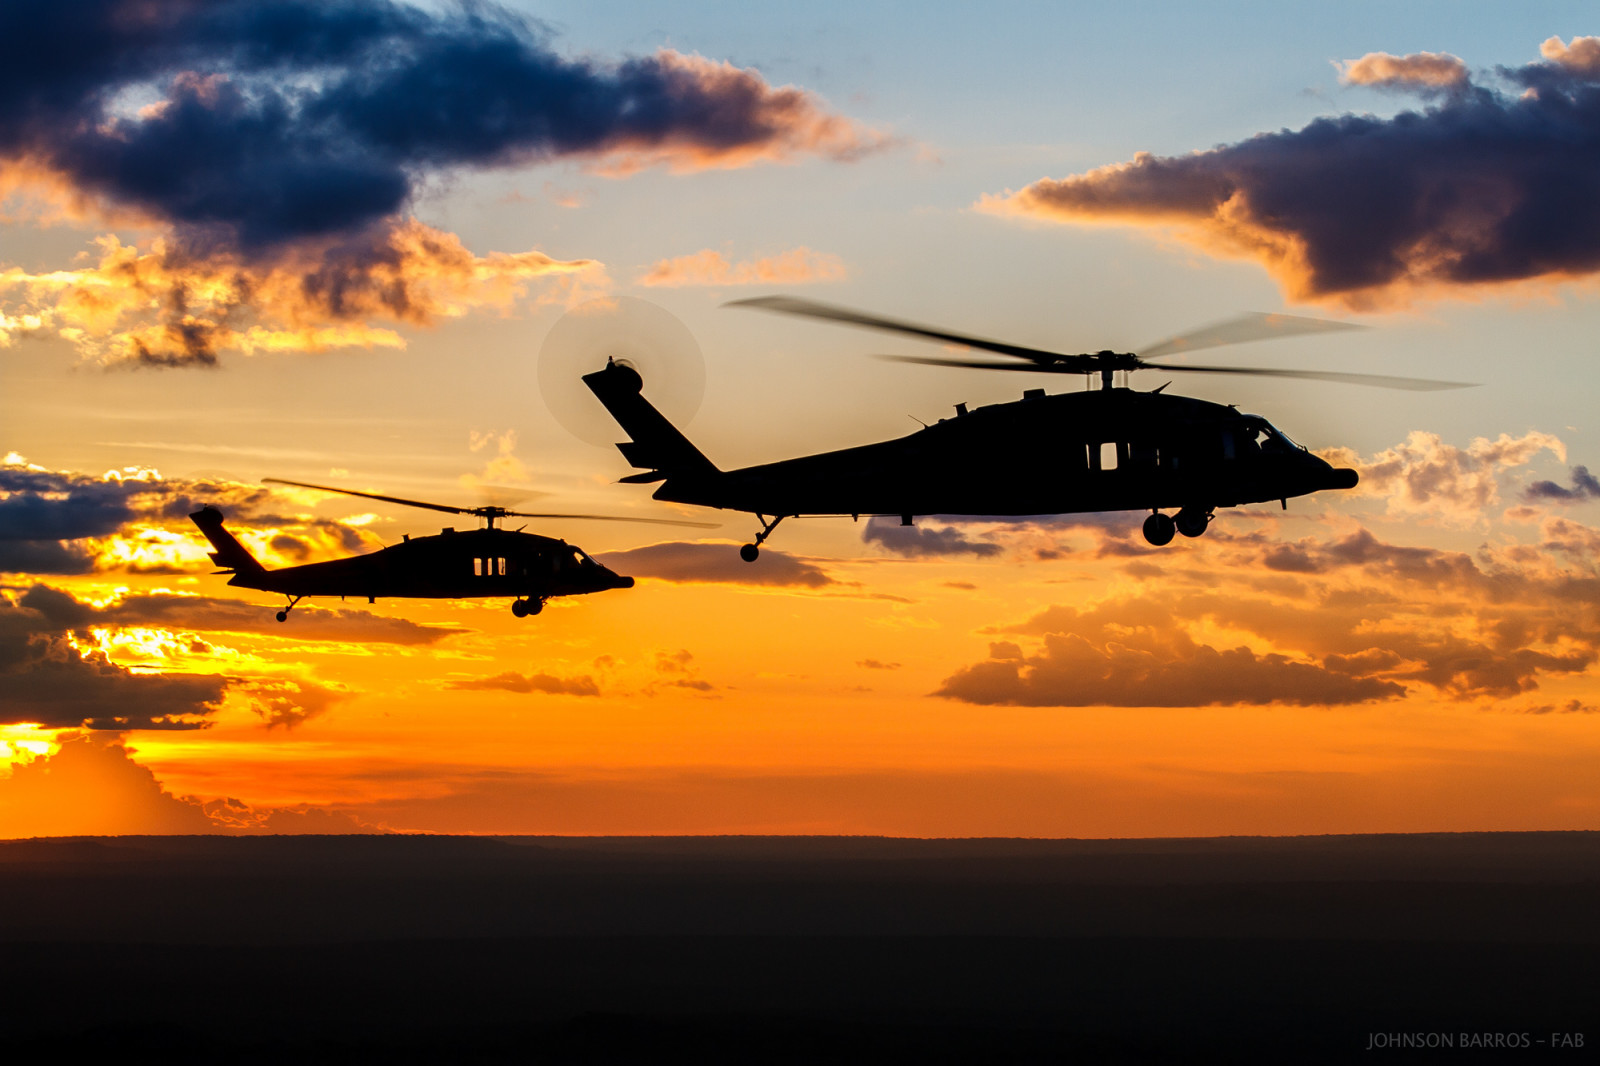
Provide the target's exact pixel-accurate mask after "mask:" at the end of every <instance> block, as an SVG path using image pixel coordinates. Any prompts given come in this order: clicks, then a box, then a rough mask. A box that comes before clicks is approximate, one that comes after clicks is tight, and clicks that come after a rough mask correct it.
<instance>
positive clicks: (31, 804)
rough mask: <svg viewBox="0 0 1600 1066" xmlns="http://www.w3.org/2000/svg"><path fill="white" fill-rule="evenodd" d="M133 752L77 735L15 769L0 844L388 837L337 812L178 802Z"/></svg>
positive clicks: (4, 797)
mask: <svg viewBox="0 0 1600 1066" xmlns="http://www.w3.org/2000/svg"><path fill="white" fill-rule="evenodd" d="M134 754H136V752H135V750H134V749H131V748H128V747H125V746H124V745H123V744H122V743H121V741H120V740H117V739H115V738H111V737H107V736H106V735H104V734H99V735H95V734H77V735H68V736H65V737H64V738H62V741H61V746H60V747H59V748H58V749H57V750H56V751H55V752H54V753H52V754H49V755H42V756H39V757H36V758H34V759H31V760H28V761H24V762H17V763H13V764H12V765H11V768H10V772H9V773H6V774H0V838H16V837H41V836H122V835H129V834H138V835H159V836H168V835H171V836H177V835H188V834H196V833H207V834H209V833H228V834H250V833H302V834H303V833H371V832H386V831H387V830H385V829H384V828H383V827H382V826H379V825H374V824H373V823H372V822H370V821H366V820H364V819H362V818H359V817H357V816H355V815H353V814H351V813H349V812H347V811H342V810H338V809H336V808H331V807H313V806H311V805H308V804H299V805H296V806H291V807H254V806H251V805H250V804H248V803H245V802H243V801H241V800H238V799H232V798H218V799H212V800H201V799H198V798H196V797H194V796H175V795H173V794H172V793H170V792H168V791H167V789H166V788H165V787H164V786H163V785H162V784H161V782H160V781H158V780H157V779H156V776H155V775H154V774H153V773H151V772H150V770H149V769H147V768H146V767H144V766H141V765H139V764H138V763H137V762H135V761H134V760H133V756H134Z"/></svg>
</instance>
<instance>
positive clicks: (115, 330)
mask: <svg viewBox="0 0 1600 1066" xmlns="http://www.w3.org/2000/svg"><path fill="white" fill-rule="evenodd" d="M96 243H97V245H98V248H99V260H98V262H97V263H95V264H94V265H93V266H88V267H82V268H79V269H75V270H54V271H48V272H45V273H39V274H29V273H26V272H24V271H22V270H19V269H10V270H4V271H0V301H8V302H9V304H10V306H11V307H12V308H13V311H12V314H11V315H10V316H9V317H7V318H6V319H5V320H4V322H0V347H3V346H5V345H6V344H8V343H10V342H12V341H13V340H14V339H15V338H17V337H20V336H26V335H32V334H47V333H50V334H55V335H58V336H60V337H63V338H65V339H66V340H67V341H69V342H70V343H72V344H73V346H74V347H76V348H77V350H78V351H79V353H80V354H81V355H83V356H84V357H85V358H86V359H88V360H91V361H94V362H98V363H102V364H107V365H110V364H124V365H138V366H214V365H216V364H217V362H218V361H219V357H220V356H221V355H222V354H223V353H226V352H235V353H238V354H241V355H256V354H262V353H276V352H285V351H297V352H303V351H312V352H316V351H324V350H327V349H329V348H348V347H361V348H374V347H379V348H402V347H404V346H405V341H404V340H403V338H402V337H401V336H400V334H398V333H396V332H395V331H394V329H392V328H389V327H390V326H398V325H409V326H430V325H434V324H436V323H437V322H439V321H440V320H441V319H446V318H455V317H460V316H462V315H466V314H470V313H473V312H476V311H481V310H485V309H489V310H497V311H500V312H502V313H507V312H509V311H510V310H511V309H512V308H513V307H514V306H515V305H517V304H518V303H519V302H520V301H522V300H523V299H524V298H525V297H526V295H527V290H528V286H529V284H530V283H532V282H535V281H545V280H554V281H556V282H558V283H559V284H557V285H556V286H554V287H553V288H550V289H548V290H547V291H546V293H545V295H544V297H543V298H542V301H541V302H545V301H553V300H562V299H565V298H567V297H569V296H571V295H572V294H573V293H574V292H575V291H576V290H577V288H578V287H579V286H583V285H588V286H593V285H599V284H602V283H603V274H604V271H603V269H602V268H601V267H600V264H598V263H596V262H594V261H592V260H587V259H581V260H571V261H562V260H556V259H552V258H551V257H550V256H547V255H545V254H543V253H542V252H538V251H528V252H519V253H505V252H491V253H490V254H488V255H486V256H478V255H474V254H473V253H472V252H470V251H468V250H467V249H466V248H465V247H464V246H463V245H462V243H461V240H460V238H458V237H456V236H455V235H454V234H452V233H446V232H443V231H441V230H437V229H434V228H432V227H430V226H425V225H423V224H422V223H421V222H418V221H417V220H416V219H412V218H408V219H402V220H396V221H394V222H392V223H389V224H385V225H384V226H381V227H378V228H375V229H373V230H370V231H368V232H365V233H360V234H356V235H353V236H351V237H349V238H347V239H343V240H338V241H331V240H320V241H309V240H308V241H305V242H302V243H301V244H298V245H295V246H293V247H286V248H284V249H281V250H279V251H278V252H276V253H275V254H274V255H273V256H271V257H270V258H261V257H259V256H258V257H250V256H246V255H243V254H241V253H240V252H238V251H237V250H232V249H225V248H219V249H208V250H207V251H206V252H205V253H204V254H196V253H195V252H194V250H193V249H191V248H187V247H185V246H183V245H182V244H181V243H180V242H176V241H172V240H167V239H156V240H154V241H151V242H149V243H148V245H147V246H146V247H144V248H143V249H141V248H140V247H136V246H132V245H125V244H123V243H122V242H121V241H119V240H118V239H117V238H116V237H114V236H105V237H101V238H100V239H99V240H98V241H97V242H96ZM4 306H6V304H5V303H0V307H4ZM384 323H386V325H385V324H384Z"/></svg>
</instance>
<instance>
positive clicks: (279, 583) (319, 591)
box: [189, 478, 715, 622]
mask: <svg viewBox="0 0 1600 1066" xmlns="http://www.w3.org/2000/svg"><path fill="white" fill-rule="evenodd" d="M263 480H265V481H268V482H271V483H273V484H276V485H293V486H294V487H296V488H302V489H316V490H318V491H320V492H336V493H341V494H343V495H345V496H361V497H364V498H366V499H369V500H382V501H384V502H386V503H398V504H403V505H405V506H407V507H425V508H427V509H429V510H433V511H444V512H446V513H448V514H462V515H473V516H475V517H477V518H481V519H483V526H482V527H481V528H479V529H474V530H464V531H459V532H458V531H457V530H455V529H445V530H443V531H442V532H440V533H437V534H435V535H433V536H427V537H416V538H413V537H411V536H410V535H406V536H405V537H404V538H403V539H402V540H401V542H400V543H399V544H392V545H390V546H389V547H387V548H380V549H379V550H378V551H375V552H372V553H370V554H367V555H355V556H351V557H349V558H346V559H330V560H328V561H327V562H321V563H307V564H305V565H304V566H287V567H283V568H282V569H279V570H268V569H267V568H266V567H264V566H262V565H261V563H260V562H259V561H258V560H257V559H256V558H255V556H253V555H251V554H250V552H249V551H248V550H247V549H246V548H245V546H244V545H243V544H240V543H239V541H238V539H237V538H235V537H234V535H233V534H232V533H230V532H228V530H227V529H225V528H223V525H222V512H221V511H219V510H218V509H217V508H215V507H213V506H211V505H210V504H207V505H206V506H204V507H202V508H200V510H198V511H196V512H194V513H193V514H191V515H190V516H189V517H190V518H191V519H192V520H193V521H194V524H195V525H197V526H199V527H200V532H202V533H204V534H205V536H206V539H207V540H209V541H210V542H211V546H212V547H213V548H215V549H216V550H215V551H213V552H211V560H212V562H214V563H216V564H217V565H218V566H220V567H223V568H224V569H222V570H221V571H219V573H225V574H226V573H231V574H232V575H233V577H232V579H231V580H229V582H228V584H230V585H237V586H239V587H240V588H247V589H260V590H262V591H264V592H277V593H281V594H283V595H284V596H287V597H288V598H289V604H288V606H287V607H284V608H283V609H282V610H280V611H279V612H278V615H277V617H278V621H280V622H284V621H287V620H288V618H289V612H290V611H292V610H294V607H295V604H297V603H299V602H300V601H301V600H302V599H304V598H305V597H307V596H338V597H340V598H343V597H345V596H365V597H366V598H367V602H368V603H375V602H377V599H378V597H379V596H407V597H423V598H433V599H467V598H472V597H479V596H510V597H512V602H511V613H512V614H514V615H516V616H517V617H518V618H527V617H528V616H530V615H536V614H538V613H539V612H540V611H542V610H544V604H545V601H546V600H548V599H550V597H552V596H581V595H584V594H586V593H590V592H603V591H605V590H606V589H627V588H632V587H633V578H631V577H623V576H621V575H619V574H616V573H614V572H612V571H611V570H609V569H607V568H606V567H604V566H601V565H600V564H599V563H597V562H595V561H594V560H593V559H591V558H590V557H589V556H588V555H587V554H585V553H584V551H583V549H582V548H579V547H578V546H577V545H574V544H568V543H567V542H566V541H564V540H557V539H555V538H553V537H541V536H539V535H537V534H535V533H524V532H522V531H521V530H510V529H501V528H499V527H498V526H496V524H495V523H497V522H499V521H501V520H502V519H506V518H581V519H588V520H592V521H603V522H646V523H650V524H653V525H673V526H694V527H697V528H701V529H708V528H715V524H714V523H707V522H681V521H677V520H675V519H665V518H625V517H620V516H615V515H587V514H533V513H531V512H527V511H508V510H506V509H505V508H504V507H497V506H484V507H452V506H450V505H449V504H442V503H427V502H425V501H422V500H408V499H403V498H401V497H398V496H380V495H378V494H376V493H372V492H356V491H354V490H353V489H337V488H331V487H329V486H327V485H311V484H307V483H306V482H303V481H283V480H280V479H278V478H264V479H263Z"/></svg>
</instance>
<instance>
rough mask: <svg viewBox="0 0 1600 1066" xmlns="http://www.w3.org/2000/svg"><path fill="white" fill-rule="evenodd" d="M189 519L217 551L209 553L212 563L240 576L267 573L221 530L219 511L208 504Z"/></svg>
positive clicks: (237, 542) (236, 541) (242, 547)
mask: <svg viewBox="0 0 1600 1066" xmlns="http://www.w3.org/2000/svg"><path fill="white" fill-rule="evenodd" d="M189 519H190V521H192V522H194V524H195V525H197V526H199V527H200V532H202V533H204V534H205V535H206V539H207V540H209V541H210V542H211V546H212V547H213V548H215V549H217V550H216V551H214V552H212V553H211V561H212V562H214V563H216V564H217V565H218V566H221V567H224V568H226V569H228V570H232V571H235V572H237V573H240V574H264V573H266V572H267V568H266V567H264V566H262V565H261V564H260V563H258V562H256V557H255V556H253V555H251V554H250V553H249V552H248V551H246V550H245V546H244V545H243V544H240V543H239V541H238V540H237V539H235V538H234V535H233V534H232V533H229V532H228V531H227V530H226V529H223V528H222V512H221V511H219V510H217V509H216V508H215V507H213V506H211V505H210V504H209V503H208V504H206V505H205V506H204V507H202V508H200V510H198V511H196V512H195V513H194V514H192V515H190V516H189Z"/></svg>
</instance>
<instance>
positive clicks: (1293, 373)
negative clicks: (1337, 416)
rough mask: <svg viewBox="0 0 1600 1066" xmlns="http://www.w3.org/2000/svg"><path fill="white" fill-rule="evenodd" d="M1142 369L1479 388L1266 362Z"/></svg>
mask: <svg viewBox="0 0 1600 1066" xmlns="http://www.w3.org/2000/svg"><path fill="white" fill-rule="evenodd" d="M1140 369H1141V370H1166V371H1172V372H1174V373H1180V372H1181V373H1185V374H1187V373H1196V374H1252V375H1255V376H1256V377H1264V378H1301V379H1304V380H1308V381H1339V382H1343V383H1344V384H1346V385H1374V386H1377V387H1378V388H1380V389H1406V390H1409V391H1411V392H1437V391H1439V390H1441V389H1475V388H1477V387H1478V383H1477V382H1475V381H1435V380H1433V379H1431V378H1397V377H1392V376H1390V375H1388V374H1345V373H1341V372H1339V371H1337V370H1277V369H1274V368H1272V367H1264V366H1168V365H1167V364H1166V363H1143V364H1142V365H1141V366H1140Z"/></svg>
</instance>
